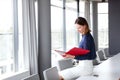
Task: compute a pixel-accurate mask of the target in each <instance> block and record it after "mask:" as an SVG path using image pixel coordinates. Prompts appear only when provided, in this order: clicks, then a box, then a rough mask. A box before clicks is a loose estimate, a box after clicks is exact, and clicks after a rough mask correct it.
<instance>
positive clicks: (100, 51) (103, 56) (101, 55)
mask: <svg viewBox="0 0 120 80" xmlns="http://www.w3.org/2000/svg"><path fill="white" fill-rule="evenodd" d="M96 53H97V54H98V56H99V58H100V61H103V60H106V58H105V55H104V53H103V51H102V50H98V51H97V52H96Z"/></svg>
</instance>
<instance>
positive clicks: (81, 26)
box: [75, 24, 85, 34]
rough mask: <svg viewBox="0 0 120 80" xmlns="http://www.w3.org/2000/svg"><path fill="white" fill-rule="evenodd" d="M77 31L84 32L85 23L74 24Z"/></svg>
mask: <svg viewBox="0 0 120 80" xmlns="http://www.w3.org/2000/svg"><path fill="white" fill-rule="evenodd" d="M75 26H76V28H77V31H78V32H79V33H81V34H84V32H85V25H79V24H75Z"/></svg>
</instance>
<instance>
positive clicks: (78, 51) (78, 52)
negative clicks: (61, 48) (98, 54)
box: [65, 47, 90, 56]
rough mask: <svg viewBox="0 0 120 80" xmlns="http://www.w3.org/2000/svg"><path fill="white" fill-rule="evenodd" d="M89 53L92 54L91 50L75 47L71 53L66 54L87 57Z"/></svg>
mask: <svg viewBox="0 0 120 80" xmlns="http://www.w3.org/2000/svg"><path fill="white" fill-rule="evenodd" d="M89 52H90V51H89V50H86V49H82V48H77V47H74V48H72V49H70V50H69V51H67V52H66V53H65V54H70V55H74V56H77V55H85V54H87V53H89Z"/></svg>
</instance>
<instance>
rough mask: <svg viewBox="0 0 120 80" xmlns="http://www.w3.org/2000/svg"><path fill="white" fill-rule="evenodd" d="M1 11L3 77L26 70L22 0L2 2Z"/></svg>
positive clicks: (1, 70) (3, 0) (0, 31)
mask: <svg viewBox="0 0 120 80" xmlns="http://www.w3.org/2000/svg"><path fill="white" fill-rule="evenodd" d="M0 11H1V12H0V76H1V77H2V76H4V75H7V76H9V75H12V74H13V73H15V72H19V71H22V70H25V66H24V62H25V61H24V58H23V56H24V53H23V23H22V21H23V19H22V0H0ZM7 76H6V77H7ZM1 77H0V78H1Z"/></svg>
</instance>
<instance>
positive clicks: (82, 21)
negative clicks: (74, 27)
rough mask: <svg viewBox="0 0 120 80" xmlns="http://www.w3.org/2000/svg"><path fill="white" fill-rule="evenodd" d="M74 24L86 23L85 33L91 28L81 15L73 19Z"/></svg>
mask: <svg viewBox="0 0 120 80" xmlns="http://www.w3.org/2000/svg"><path fill="white" fill-rule="evenodd" d="M75 24H79V25H83V26H84V25H86V30H85V34H86V33H88V32H90V31H91V30H90V29H89V25H88V22H87V20H86V19H85V18H83V17H78V18H77V19H76V20H75Z"/></svg>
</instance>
